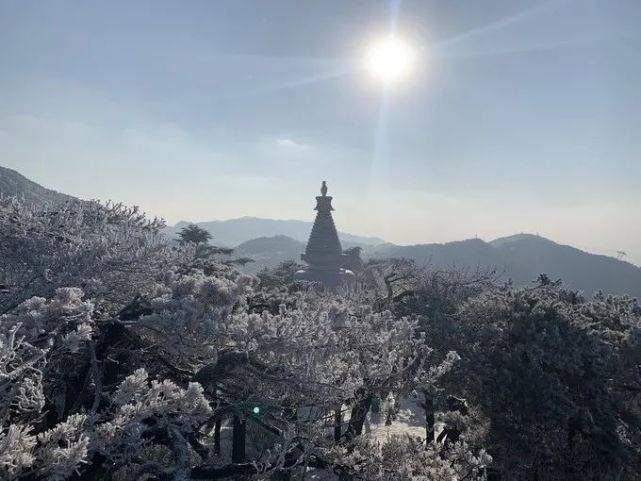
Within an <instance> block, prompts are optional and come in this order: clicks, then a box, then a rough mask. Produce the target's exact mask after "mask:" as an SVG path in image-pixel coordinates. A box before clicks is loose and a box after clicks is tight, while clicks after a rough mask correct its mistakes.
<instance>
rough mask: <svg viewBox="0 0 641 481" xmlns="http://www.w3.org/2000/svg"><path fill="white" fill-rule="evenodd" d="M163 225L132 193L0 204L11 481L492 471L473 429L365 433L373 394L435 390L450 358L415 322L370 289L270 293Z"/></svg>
mask: <svg viewBox="0 0 641 481" xmlns="http://www.w3.org/2000/svg"><path fill="white" fill-rule="evenodd" d="M159 226H160V223H158V222H155V221H154V222H149V221H147V220H145V218H144V217H141V216H140V215H139V214H138V212H137V211H136V210H132V209H126V208H124V207H122V206H102V205H100V204H97V203H88V204H69V205H66V206H63V207H61V208H59V209H56V210H53V211H51V210H48V211H47V210H45V211H34V210H32V209H30V208H28V207H26V206H24V205H22V204H20V203H18V202H6V203H4V204H2V210H1V211H0V232H1V233H2V234H1V235H2V236H3V237H2V239H3V243H2V249H3V251H2V254H3V257H2V259H3V272H5V273H6V274H7V277H8V279H9V285H10V290H9V292H8V293H3V296H5V297H3V298H2V309H3V310H2V314H1V315H0V316H1V317H0V477H2V478H3V479H20V480H32V479H34V480H35V479H59V480H62V479H118V480H138V479H175V480H186V479H223V478H238V477H240V476H245V477H250V478H253V479H279V478H280V479H283V478H285V479H286V478H287V477H288V476H291V475H294V474H296V475H301V476H304V475H305V473H306V472H307V471H309V470H316V471H323V472H325V473H326V475H329V476H330V477H335V478H338V479H341V480H348V479H362V478H365V479H370V480H404V481H410V480H432V479H433V480H437V479H438V480H445V479H452V477H457V478H461V479H463V478H464V479H482V478H483V477H484V473H485V468H486V466H487V464H488V463H489V461H490V458H489V457H488V456H487V455H486V454H485V453H484V451H482V450H481V449H479V448H478V447H477V446H476V445H470V444H469V443H468V440H467V438H466V436H467V434H466V426H462V427H461V436H460V438H459V439H457V440H456V441H452V442H448V443H441V444H437V443H430V445H429V446H425V445H424V444H423V445H418V444H417V443H416V441H415V440H411V439H404V440H403V439H400V440H396V441H394V442H390V443H387V444H386V445H385V446H383V447H381V446H379V445H377V444H376V443H374V442H373V440H372V439H369V438H368V436H367V435H366V433H365V432H364V431H363V424H364V420H365V416H366V414H367V411H368V410H369V407H370V405H371V402H372V399H373V398H374V397H375V396H379V397H382V396H384V395H386V394H388V393H390V392H393V393H395V394H397V395H409V394H410V393H411V392H413V391H415V390H417V389H423V388H425V387H426V386H430V388H431V389H439V387H438V384H439V383H440V379H441V378H442V377H443V374H444V373H445V372H447V371H449V370H451V369H452V365H453V363H454V362H455V361H456V356H455V355H454V354H448V355H446V356H440V355H436V354H435V353H434V352H433V351H432V350H431V349H430V347H429V345H428V342H426V339H425V336H424V334H423V333H422V332H421V328H420V324H419V322H418V320H417V318H415V317H413V316H397V315H395V314H394V313H393V312H392V311H390V310H389V309H384V308H379V306H377V305H374V304H373V303H372V299H373V298H374V296H373V295H372V294H369V293H367V292H365V291H357V292H353V293H344V294H342V295H336V294H330V293H326V292H323V291H322V290H318V289H317V288H315V287H314V286H309V287H305V286H301V287H299V288H297V289H293V290H290V289H287V288H282V289H280V288H278V286H271V287H269V288H268V289H267V290H266V291H262V287H261V286H260V284H259V280H258V279H256V278H254V277H249V276H245V275H242V274H241V273H239V272H238V271H237V270H235V269H234V268H233V266H230V265H227V264H225V263H222V262H221V261H220V259H219V258H218V255H217V254H216V253H211V252H210V253H203V251H201V250H198V248H197V247H198V246H193V245H191V246H190V245H187V246H184V247H172V246H171V244H170V243H169V242H167V240H166V239H164V238H163V237H162V236H161V235H160V234H159V232H158V227H159ZM257 299H270V301H269V305H268V306H267V308H261V307H260V306H259V305H258V303H257V302H256V301H257ZM383 307H384V306H383ZM463 424H465V421H464V422H463ZM426 448H427V449H426ZM398 451H400V452H401V453H402V454H401V455H398V454H396V453H397V452H398Z"/></svg>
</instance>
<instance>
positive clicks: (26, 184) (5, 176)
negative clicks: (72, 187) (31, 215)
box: [0, 166, 71, 205]
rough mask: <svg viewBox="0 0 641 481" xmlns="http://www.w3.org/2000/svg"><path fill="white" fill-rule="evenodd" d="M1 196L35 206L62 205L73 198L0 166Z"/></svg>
mask: <svg viewBox="0 0 641 481" xmlns="http://www.w3.org/2000/svg"><path fill="white" fill-rule="evenodd" d="M0 195H3V196H6V197H10V196H16V197H19V198H21V199H24V200H26V201H27V202H31V203H34V204H38V205H40V204H44V203H54V204H56V203H60V202H65V201H67V200H70V199H71V197H70V196H68V195H65V194H61V193H59V192H56V191H53V190H50V189H46V188H44V187H42V186H41V185H38V184H36V183H35V182H32V181H31V180H29V179H27V178H26V177H25V176H23V175H22V174H20V173H18V172H16V171H15V170H11V169H7V168H6V167H2V166H0Z"/></svg>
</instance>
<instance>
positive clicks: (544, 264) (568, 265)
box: [365, 234, 641, 298]
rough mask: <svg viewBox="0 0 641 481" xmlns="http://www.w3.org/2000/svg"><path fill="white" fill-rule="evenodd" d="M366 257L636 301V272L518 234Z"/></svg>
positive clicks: (640, 283) (387, 249) (639, 287)
mask: <svg viewBox="0 0 641 481" xmlns="http://www.w3.org/2000/svg"><path fill="white" fill-rule="evenodd" d="M365 255H366V256H367V257H379V258H384V257H404V258H410V259H414V260H415V261H417V262H418V263H420V264H429V265H430V266H432V267H434V268H437V269H447V268H451V267H462V268H475V267H477V266H478V267H481V268H485V269H495V270H496V273H497V275H498V276H499V277H500V278H502V279H504V280H507V279H512V281H513V282H514V283H515V284H516V285H521V286H522V285H527V284H529V283H531V282H532V281H533V280H535V279H536V278H537V277H538V276H539V275H540V274H543V273H545V274H547V275H548V276H549V277H550V278H551V279H553V280H556V279H562V280H563V282H564V283H565V284H566V285H567V286H568V287H570V288H572V289H578V290H582V291H583V292H585V293H586V294H588V295H590V294H592V293H594V292H595V291H597V290H599V289H602V290H603V291H605V292H608V293H613V294H629V295H631V296H634V297H638V298H641V268H639V267H637V266H635V265H633V264H630V263H628V262H624V261H620V260H618V259H615V258H613V257H607V256H602V255H596V254H590V253H588V252H584V251H582V250H580V249H576V248H574V247H570V246H565V245H560V244H557V243H556V242H553V241H551V240H549V239H546V238H544V237H540V236H536V235H530V234H518V235H514V236H510V237H503V238H500V239H496V240H494V241H492V242H484V241H482V240H480V239H470V240H465V241H459V242H449V243H446V244H421V245H413V246H397V245H393V244H385V245H381V246H376V247H372V248H366V250H365Z"/></svg>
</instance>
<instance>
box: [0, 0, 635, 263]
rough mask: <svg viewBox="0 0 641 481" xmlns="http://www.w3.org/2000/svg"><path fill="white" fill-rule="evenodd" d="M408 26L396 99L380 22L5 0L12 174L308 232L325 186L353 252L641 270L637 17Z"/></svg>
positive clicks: (481, 10)
mask: <svg viewBox="0 0 641 481" xmlns="http://www.w3.org/2000/svg"><path fill="white" fill-rule="evenodd" d="M395 3H398V2H395ZM393 6H394V5H392V7H393ZM397 6H399V5H397ZM399 7H400V10H399V13H398V19H397V29H398V34H399V35H400V36H402V37H403V38H405V39H406V41H407V42H409V43H410V44H411V45H413V46H414V48H415V49H416V51H417V52H418V54H419V59H418V65H417V68H416V69H415V70H414V72H413V75H411V77H410V78H408V79H406V81H405V82H403V83H401V84H399V85H397V86H395V87H394V88H392V89H390V90H389V91H388V92H387V93H383V89H382V87H381V85H380V84H378V83H377V82H375V81H374V80H373V79H372V78H371V77H370V76H369V75H368V73H367V72H364V71H363V69H362V64H363V56H364V52H365V50H366V48H367V46H368V45H369V44H370V43H371V42H372V41H375V40H376V39H377V38H380V37H382V36H384V35H386V33H387V32H388V30H389V28H390V27H389V25H390V2H389V1H347V0H318V1H311V0H309V1H300V0H291V1H274V0H255V1H249V0H229V1H214V0H208V1H204V0H203V1H174V2H169V1H158V0H155V1H122V2H121V1H108V2H105V1H95V2H89V1H61V0H58V1H29V0H15V1H7V0H0V165H4V166H7V167H11V168H15V169H17V170H19V171H21V172H22V173H23V174H25V175H27V176H28V177H30V178H32V179H34V180H36V181H38V182H40V183H43V184H45V185H47V186H50V187H53V188H55V189H57V190H60V191H64V192H68V193H70V194H75V195H78V196H80V197H83V198H100V199H104V200H106V199H114V200H122V201H124V202H127V203H131V204H137V205H140V206H141V207H142V208H144V209H145V210H146V211H147V212H149V213H151V214H155V215H159V216H162V217H164V218H166V219H167V220H168V221H169V222H172V223H173V222H175V221H178V220H180V219H188V220H211V219H223V218H230V217H237V216H243V215H253V216H263V217H272V218H298V219H312V217H313V211H312V210H311V209H312V208H313V206H314V201H313V196H314V195H316V192H317V189H318V186H319V183H320V180H323V179H324V180H327V181H328V184H329V187H330V193H331V194H333V195H334V196H335V198H336V199H335V202H334V203H335V207H336V209H337V212H336V222H337V224H338V225H339V227H340V228H342V229H343V230H347V231H351V232H354V233H359V234H371V235H378V236H381V237H384V238H386V239H388V240H390V241H394V242H398V243H418V242H442V241H448V240H455V239H462V238H469V237H474V236H475V235H478V236H479V237H481V238H485V239H491V238H494V237H498V236H501V235H508V234H512V233H517V232H522V231H525V232H538V233H540V234H542V235H545V236H547V237H550V238H552V239H554V240H557V241H559V242H563V243H570V244H573V245H576V246H578V247H582V248H585V249H588V250H591V251H595V252H600V253H606V254H614V253H615V251H616V250H619V249H623V250H626V251H628V253H629V254H630V259H631V260H633V261H634V262H636V263H641V190H640V189H639V185H640V183H641V27H640V25H641V1H639V0H551V1H543V2H541V1H539V0H537V1H519V0H475V1H471V0H439V1H436V0H430V1H427V0H426V1H417V0H414V1H412V0H405V1H404V2H402V4H400V6H399ZM392 10H393V8H392ZM383 98H385V101H384V102H383V101H382V99H383Z"/></svg>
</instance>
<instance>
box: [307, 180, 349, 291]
mask: <svg viewBox="0 0 641 481" xmlns="http://www.w3.org/2000/svg"><path fill="white" fill-rule="evenodd" d="M315 210H316V211H317V214H316V219H315V220H314V226H313V227H312V233H311V234H310V236H309V241H308V242H307V248H306V249H305V253H304V254H303V255H301V259H302V260H304V261H305V262H306V263H307V267H306V268H305V269H303V270H300V271H298V272H297V273H296V279H299V280H305V281H315V282H322V283H323V284H325V285H326V286H328V287H330V288H333V287H337V286H339V285H341V284H348V283H350V282H352V281H353V279H354V274H353V273H352V272H351V271H349V270H347V269H342V268H341V265H342V263H343V249H342V247H341V243H340V240H339V239H338V233H337V232H336V226H335V225H334V219H333V218H332V211H333V210H334V208H333V207H332V197H331V196H328V195H327V184H326V183H325V181H323V183H322V185H321V195H320V196H317V197H316V208H315Z"/></svg>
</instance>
